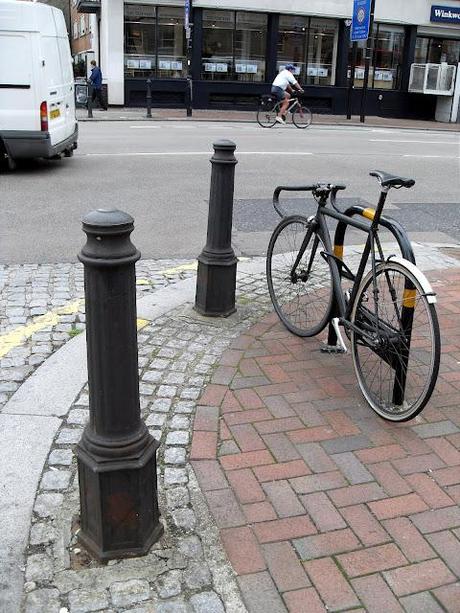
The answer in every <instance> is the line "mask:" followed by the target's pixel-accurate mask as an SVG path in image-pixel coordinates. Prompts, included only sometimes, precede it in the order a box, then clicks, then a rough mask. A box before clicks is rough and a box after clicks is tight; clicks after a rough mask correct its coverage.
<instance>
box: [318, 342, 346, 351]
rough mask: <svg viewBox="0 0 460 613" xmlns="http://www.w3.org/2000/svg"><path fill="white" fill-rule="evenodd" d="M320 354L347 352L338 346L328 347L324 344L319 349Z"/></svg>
mask: <svg viewBox="0 0 460 613" xmlns="http://www.w3.org/2000/svg"><path fill="white" fill-rule="evenodd" d="M320 351H321V353H347V350H346V349H344V348H343V347H341V346H340V345H328V344H327V343H324V344H323V346H322V347H321V348H320Z"/></svg>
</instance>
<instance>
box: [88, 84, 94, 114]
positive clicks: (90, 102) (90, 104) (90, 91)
mask: <svg viewBox="0 0 460 613" xmlns="http://www.w3.org/2000/svg"><path fill="white" fill-rule="evenodd" d="M86 106H87V108H88V117H89V118H90V119H92V118H93V86H92V85H91V82H90V81H88V98H87V99H86Z"/></svg>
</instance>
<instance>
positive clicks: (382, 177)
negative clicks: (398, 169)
mask: <svg viewBox="0 0 460 613" xmlns="http://www.w3.org/2000/svg"><path fill="white" fill-rule="evenodd" d="M369 174H370V175H371V177H377V179H378V180H379V182H380V185H381V186H382V187H412V186H413V185H415V181H414V179H405V178H404V177H398V176H396V175H392V174H390V173H389V172H383V171H382V170H373V171H372V172H370V173H369Z"/></svg>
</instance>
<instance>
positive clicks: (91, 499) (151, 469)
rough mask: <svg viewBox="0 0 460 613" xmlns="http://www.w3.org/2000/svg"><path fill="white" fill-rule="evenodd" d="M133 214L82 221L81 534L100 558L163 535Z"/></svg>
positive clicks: (137, 551)
mask: <svg viewBox="0 0 460 613" xmlns="http://www.w3.org/2000/svg"><path fill="white" fill-rule="evenodd" d="M133 229H134V225H133V219H132V217H131V216H130V215H128V214H127V213H124V212H122V211H117V210H115V209H111V210H103V209H99V210H97V211H93V212H91V213H89V214H88V215H86V217H85V218H84V219H83V231H84V232H85V233H86V235H87V242H86V244H85V245H84V247H83V249H82V250H81V252H80V254H79V256H78V258H79V260H80V261H81V262H83V264H84V267H85V304H86V340H87V358H88V385H89V398H90V421H89V424H88V425H87V426H86V428H85V430H84V432H83V435H82V438H81V440H80V442H79V443H78V445H77V449H76V455H77V458H78V476H79V484H80V512H81V530H80V532H79V539H80V540H81V542H82V543H83V544H84V545H85V547H87V548H88V549H89V550H90V551H91V552H92V553H93V554H94V555H96V556H97V558H99V559H100V560H107V559H110V558H121V557H127V556H136V555H144V554H146V553H147V552H148V550H149V548H150V547H151V545H152V544H153V543H154V542H155V541H157V540H158V539H159V538H160V536H161V535H162V533H163V527H162V525H161V523H160V522H159V510H158V502H157V485H156V483H157V482H156V451H157V448H158V442H157V441H155V440H154V439H153V438H152V436H151V435H150V434H149V432H148V430H147V427H146V425H145V424H144V422H143V421H141V417H140V408H139V382H138V360H137V331H136V277H135V269H134V265H135V262H136V261H137V260H138V259H139V258H140V253H139V251H138V250H137V249H136V248H135V246H134V245H133V244H132V243H131V240H130V234H131V232H132V231H133Z"/></svg>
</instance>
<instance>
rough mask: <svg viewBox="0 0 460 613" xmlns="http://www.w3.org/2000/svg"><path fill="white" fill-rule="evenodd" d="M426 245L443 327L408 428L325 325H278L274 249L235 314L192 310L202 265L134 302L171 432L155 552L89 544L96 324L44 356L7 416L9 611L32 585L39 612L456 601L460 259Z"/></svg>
mask: <svg viewBox="0 0 460 613" xmlns="http://www.w3.org/2000/svg"><path fill="white" fill-rule="evenodd" d="M415 251H416V256H417V260H418V262H419V264H420V265H421V267H423V268H424V269H425V270H431V271H433V272H432V273H431V274H430V275H429V277H430V279H431V280H432V281H433V283H434V284H435V285H436V288H437V289H438V291H439V292H440V294H441V305H440V313H441V325H442V328H443V329H444V330H445V335H446V341H445V346H444V354H443V364H442V374H441V377H440V383H439V385H438V393H437V394H436V396H435V397H434V398H433V401H432V403H431V404H430V405H429V407H427V408H426V409H425V411H424V412H423V413H422V415H421V417H420V418H419V419H418V420H417V422H416V423H411V422H410V423H409V424H407V425H406V426H402V427H401V426H397V425H396V426H394V425H391V424H390V425H388V424H386V423H385V422H382V421H381V420H379V419H377V418H374V417H373V415H371V414H370V410H369V409H368V408H367V407H365V406H364V404H363V401H362V399H361V397H360V396H359V395H358V393H357V389H356V388H357V386H356V382H355V380H354V375H353V372H352V368H351V365H350V364H348V363H347V362H346V360H347V358H345V359H342V358H341V357H338V356H335V357H334V356H324V357H321V356H319V355H318V351H317V345H318V339H309V340H305V339H297V338H296V337H292V336H291V335H289V334H287V333H286V332H285V331H284V330H283V329H282V328H281V327H280V325H279V324H278V322H277V321H276V318H274V317H273V315H272V314H271V312H270V311H271V309H270V304H269V300H268V296H267V291H266V286H265V278H264V260H263V259H261V258H257V259H255V260H253V261H247V262H241V263H240V264H239V268H238V271H239V274H238V300H239V302H238V312H237V314H236V315H235V316H233V317H232V318H229V320H225V321H220V320H206V318H202V317H199V316H197V315H196V314H194V313H193V311H192V310H191V304H193V297H194V283H195V282H194V278H193V277H190V278H189V279H187V280H184V281H182V282H179V283H176V284H174V285H171V286H170V287H166V288H164V289H158V290H156V291H150V292H147V291H146V292H145V293H144V296H143V297H141V298H140V300H139V302H138V314H139V316H140V317H143V318H145V319H148V320H149V321H150V322H151V323H150V324H149V325H147V326H146V327H145V328H143V329H142V331H141V332H140V333H139V356H140V360H139V363H140V391H141V408H142V412H143V417H144V419H145V420H146V423H147V425H148V426H149V428H150V430H151V432H152V434H153V435H154V436H156V437H157V438H159V439H160V441H161V452H160V462H159V464H160V477H159V478H160V491H161V494H160V495H161V500H160V505H161V508H162V512H163V519H164V523H165V527H166V536H165V538H164V539H163V540H162V542H161V543H160V544H159V545H158V546H157V547H155V548H154V550H153V551H152V552H151V554H150V555H149V556H148V557H147V558H144V559H139V560H137V561H136V560H132V561H123V562H118V563H116V564H113V565H109V566H104V567H100V566H98V565H97V564H94V562H92V561H91V560H88V559H86V558H85V557H84V556H83V557H82V555H83V554H82V552H81V550H80V548H79V547H78V544H77V543H76V541H75V533H74V531H72V518H73V517H74V516H75V515H76V514H77V513H78V500H77V496H76V488H77V481H76V476H75V468H76V467H75V461H74V460H73V459H72V449H73V445H74V444H75V443H76V441H78V439H79V437H80V436H81V432H82V427H83V425H84V423H85V421H86V419H87V417H88V397H87V391H86V386H85V374H84V372H85V371H84V366H82V364H84V353H85V352H84V338H83V336H79V337H77V338H75V339H73V340H72V341H70V342H69V343H67V344H66V345H64V348H63V349H61V350H59V351H58V352H57V353H55V354H54V356H53V358H50V359H49V360H47V361H46V362H45V363H44V365H43V366H42V367H40V369H39V370H37V371H36V372H35V375H33V376H32V377H31V378H30V379H28V380H26V382H25V383H23V384H22V386H21V387H20V388H19V390H18V392H16V395H17V398H15V396H14V395H13V397H12V398H11V399H10V400H9V402H8V403H7V404H6V406H5V410H4V415H3V414H2V415H0V418H1V419H2V420H3V422H2V423H3V424H5V429H4V430H2V444H1V447H2V449H3V450H5V454H6V456H7V458H9V459H7V460H6V461H5V463H4V467H5V470H6V474H5V475H2V477H3V479H2V483H3V482H5V483H9V484H10V490H9V492H10V494H9V496H7V497H5V498H4V499H3V500H2V505H3V508H4V509H5V512H8V513H9V515H8V517H10V520H9V521H10V523H7V524H6V526H5V533H7V532H8V531H10V532H11V525H12V523H11V522H14V521H15V522H16V524H17V525H18V526H21V530H20V538H13V539H12V540H11V546H10V548H9V553H8V555H9V556H11V557H10V558H7V557H6V556H7V554H6V553H3V554H0V555H1V565H2V567H4V568H5V572H6V574H7V575H8V577H11V581H13V583H12V588H13V589H12V590H10V591H9V592H8V596H5V598H6V597H8V598H9V599H10V600H8V601H6V600H5V602H9V603H10V604H9V607H10V608H9V610H11V611H16V610H18V611H19V610H20V606H21V605H20V600H19V599H20V597H21V596H23V605H22V606H23V610H24V611H25V612H26V613H28V612H31V611H44V610H46V611H47V612H48V611H49V612H50V613H51V612H53V611H59V610H62V609H66V610H70V612H71V613H73V612H74V611H75V612H76V611H91V610H96V608H95V607H97V608H98V609H104V610H111V611H127V610H136V611H152V610H155V611H156V612H157V613H162V612H163V613H164V612H166V611H184V612H187V613H189V612H190V613H191V612H192V611H193V612H198V611H200V612H203V613H204V612H206V613H208V612H211V611H219V612H220V611H235V612H238V613H240V612H242V611H244V610H245V609H246V608H247V610H249V611H251V612H253V611H259V610H262V609H263V610H264V611H265V612H266V611H270V612H272V611H273V612H275V611H291V612H294V611H295V613H300V612H301V611H303V610H305V611H307V610H308V611H309V612H310V611H314V610H318V611H325V610H327V609H326V607H328V609H329V610H331V609H332V610H342V609H343V608H349V607H350V606H353V607H363V608H364V610H368V611H373V610H392V607H393V609H394V610H400V608H401V607H406V608H407V607H409V606H415V604H416V602H419V601H421V600H423V601H426V602H427V603H435V605H436V606H439V607H441V608H442V607H444V610H447V611H454V610H455V602H457V600H456V594H457V590H458V589H459V588H458V584H457V583H456V581H457V579H458V574H459V573H458V568H457V563H456V559H457V558H456V554H455V552H456V550H457V549H458V546H459V543H460V541H459V536H460V533H459V529H460V518H459V516H458V506H457V505H458V503H459V487H460V485H459V480H458V479H459V473H460V469H459V466H460V451H459V448H460V440H459V433H460V423H459V418H458V411H457V408H458V385H457V379H458V377H457V375H458V365H459V362H460V344H459V343H460V341H459V340H458V333H457V331H456V326H455V322H456V313H458V310H459V308H460V306H459V305H460V276H459V268H458V265H459V264H460V261H459V260H457V259H456V258H454V257H449V256H446V255H444V254H443V253H442V252H441V251H440V250H439V249H438V248H437V247H436V246H429V245H421V244H419V245H416V246H415ZM441 290H442V291H441ZM280 348H282V353H283V355H288V356H290V357H289V360H282V359H281V358H280V357H279V356H280V353H279V352H280ZM64 362H65V363H66V368H69V369H70V370H66V375H65V377H63V376H62V372H63V371H62V370H60V369H61V368H62V367H63V366H64ZM317 362H321V364H322V365H323V367H324V368H323V372H324V377H323V375H320V374H319V373H318V369H317V368H316V369H315V364H316V363H317ZM77 363H78V364H77ZM287 364H289V368H288V367H287V366H286V365H287ZM75 367H76V368H75ZM41 369H42V371H41V372H44V373H45V375H44V376H43V377H41V372H40V370H41ZM47 370H48V374H46V373H47ZM60 372H61V376H59V373H60ZM51 376H57V379H55V380H54V381H55V382H54V383H53V382H52V381H53V380H52V379H50V377H51ZM40 379H41V382H40ZM29 381H30V383H29ZM56 382H58V384H57V383H56ZM50 386H57V387H58V388H59V390H61V391H60V393H62V394H63V395H62V397H61V398H58V395H59V394H58V393H57V392H55V391H54V390H53V397H52V398H53V401H52V403H51V402H49V403H47V396H48V394H49V388H50ZM66 388H67V389H66ZM294 388H295V389H294ZM40 389H41V392H40ZM40 393H41V394H42V395H41V398H42V400H40V399H39V398H40ZM28 398H29V402H28ZM48 398H50V396H48ZM52 406H54V407H55V408H54V410H53V409H51V407H52ZM37 407H43V408H42V409H40V414H39V415H38V416H35V415H36V412H37ZM47 407H48V408H47ZM55 415H58V416H59V419H58V418H57V417H53V416H55ZM8 420H10V423H11V424H12V425H11V426H8V427H6V425H7V424H8ZM40 420H41V421H40ZM24 424H25V425H27V429H24V428H22V426H23V425H24ZM42 424H46V425H42ZM19 427H21V436H18V428H19ZM37 427H40V437H41V439H40V444H37V445H36V439H37ZM42 428H43V431H42V430H41V429H42ZM192 429H193V438H192V436H191V434H192ZM35 446H36V447H37V448H36V449H35ZM24 449H27V453H26V454H24ZM24 456H25V458H24V461H25V462H26V465H24V462H23V461H21V457H24ZM15 457H18V459H19V460H18V462H17V464H15V462H14V458H15ZM189 458H190V459H191V460H192V465H193V468H194V471H193V470H192V469H191V466H190V463H189ZM24 471H26V472H27V473H28V474H27V478H23V473H24ZM35 495H36V500H35V503H34V502H33V501H34V498H35ZM50 496H51V498H53V497H54V501H55V502H56V501H58V502H57V504H53V501H52V500H51V499H50ZM17 501H19V503H20V505H17ZM431 513H435V515H433V517H435V519H436V521H435V523H434V524H433V523H430V520H431V517H432V516H431ZM30 524H32V525H31V533H30V536H29V538H27V537H26V532H27V529H28V526H29V525H30ZM406 535H410V537H411V542H410V543H408V542H407V538H406ZM5 542H7V541H5ZM417 547H419V549H417ZM4 556H5V557H4ZM8 559H10V560H13V562H12V563H11V564H10V565H8V563H7V560H8ZM228 560H230V562H231V563H232V566H233V569H232V567H230V565H229V563H228ZM24 566H25V579H26V583H25V586H24V594H23V593H22V583H23V571H22V568H24ZM369 573H371V574H369ZM234 574H236V579H237V582H235V579H234ZM414 577H416V578H417V581H415V579H414ZM5 583H6V581H5ZM11 603H12V604H11ZM380 603H381V604H380ZM435 605H433V606H435ZM379 606H380V609H378V607H379ZM376 607H377V608H376Z"/></svg>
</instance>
